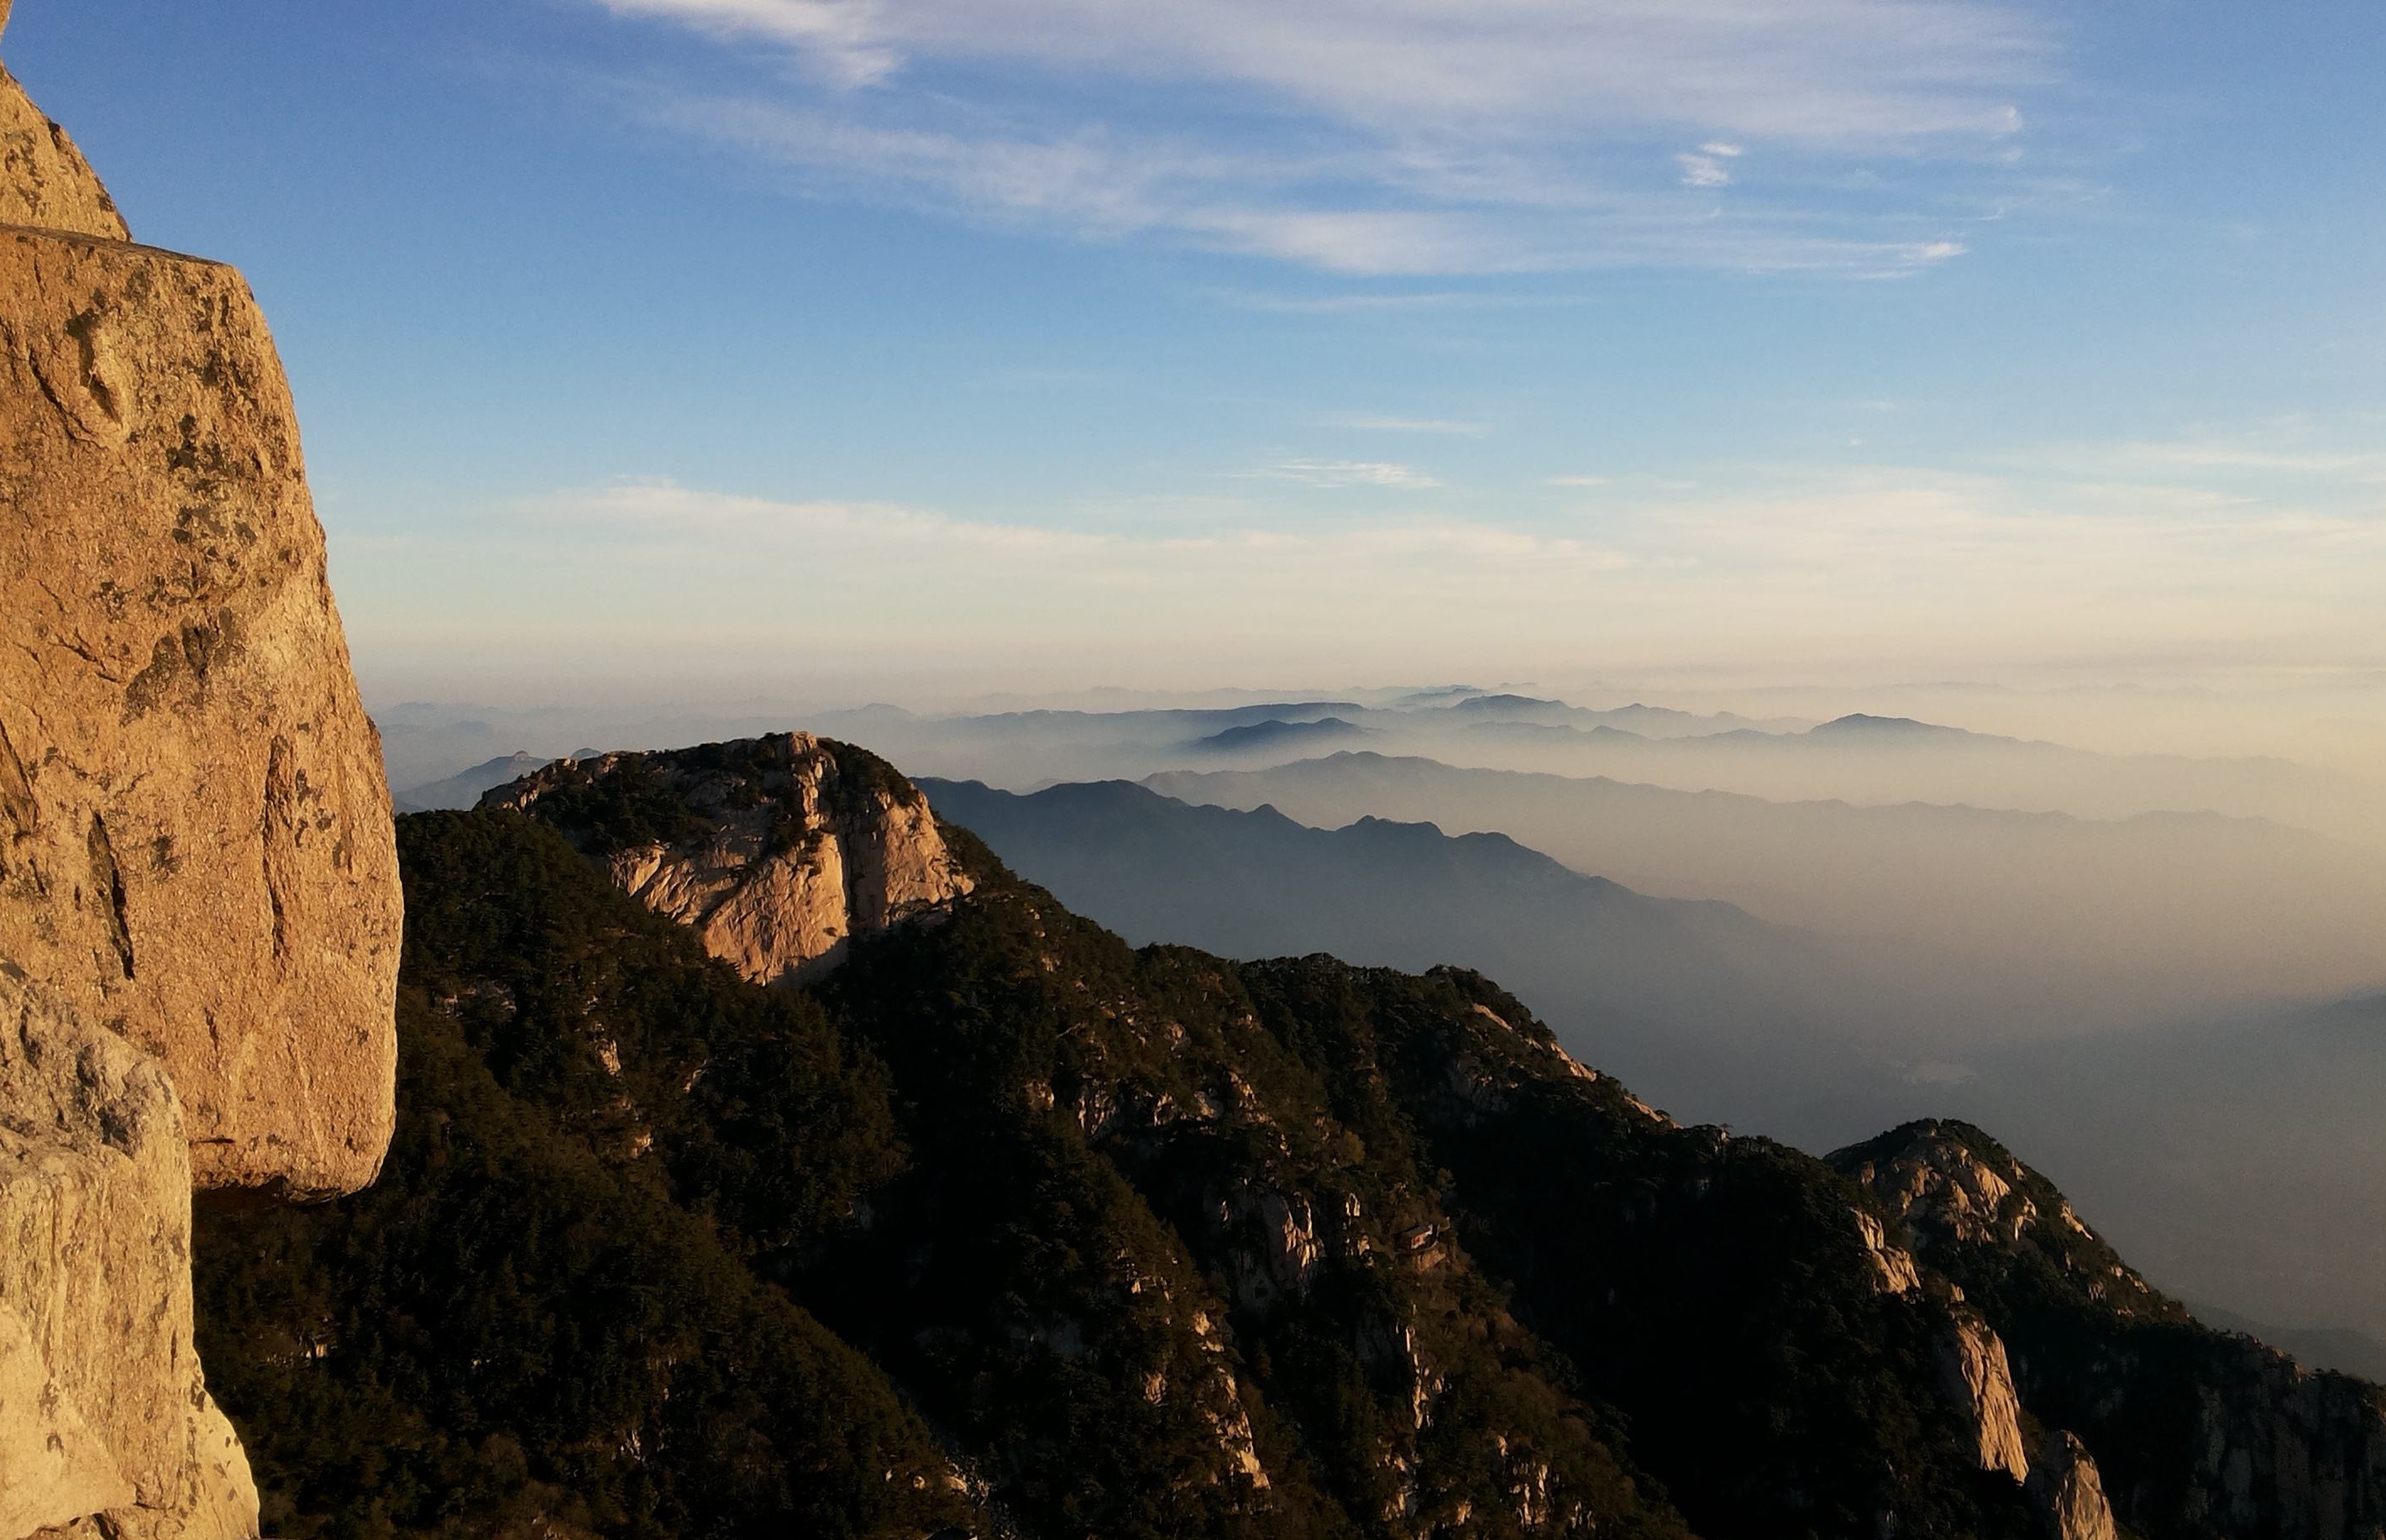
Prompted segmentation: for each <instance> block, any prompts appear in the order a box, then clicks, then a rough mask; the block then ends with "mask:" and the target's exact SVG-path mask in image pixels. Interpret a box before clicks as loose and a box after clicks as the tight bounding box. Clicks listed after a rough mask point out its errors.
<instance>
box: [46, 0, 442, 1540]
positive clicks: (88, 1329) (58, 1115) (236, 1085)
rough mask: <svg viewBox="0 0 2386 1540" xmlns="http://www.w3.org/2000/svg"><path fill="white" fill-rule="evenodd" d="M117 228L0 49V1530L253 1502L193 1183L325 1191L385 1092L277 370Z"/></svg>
mask: <svg viewBox="0 0 2386 1540" xmlns="http://www.w3.org/2000/svg"><path fill="white" fill-rule="evenodd" d="M6 9H7V7H6V5H5V4H0V22H5V19H6ZM125 236H126V231H125V227H124V223H123V221H122V219H120V218H119V217H118V215H117V212H116V207H115V205H114V203H113V202H112V201H111V200H110V199H109V198H108V196H107V191H106V189H105V188H103V187H102V186H101V185H100V183H99V181H98V179H97V178H96V177H95V176H94V175H93V174H92V171H91V169H90V167H89V166H88V165H86V164H85V163H84V161H83V159H82V156H81V155H80V154H79V153H78V152H77V151H76V150H75V147H74V145H73V144H72V143H71V142H70V141H69V139H68V138H67V136H66V134H65V133H64V132H63V131H61V130H59V129H58V128H57V125H55V124H53V123H51V122H50V121H49V120H48V119H46V118H45V117H44V116H43V115H42V114H41V112H40V111H39V110H38V109H37V108H35V107H34V106H33V105H32V104H31V102H30V101H29V100H28V99H27V98H26V97H25V95H24V94H23V92H22V91H21V90H19V87H18V86H17V83H16V81H14V79H12V78H9V77H6V75H5V74H0V490H4V491H5V506H0V1537H9V1536H16V1535H20V1534H28V1533H31V1532H32V1531H35V1530H38V1529H42V1528H44V1527H49V1526H68V1527H69V1528H70V1529H71V1531H72V1532H73V1533H78V1534H82V1533H94V1534H108V1535H113V1536H141V1535H149V1534H157V1535H161V1536H162V1535H179V1536H185V1537H191V1540H197V1537H202V1536H217V1535H224V1536H232V1535H242V1534H254V1533H255V1529H256V1512H257V1498H256V1493H255V1491H254V1490H253V1489H252V1488H251V1487H250V1485H249V1483H248V1476H247V1468H246V1464H245V1460H244V1459H243V1458H242V1456H241V1453H240V1447H239V1445H238V1443H237V1441H236V1440H235V1439H234V1438H233V1436H232V1429H231V1427H230V1425H229V1424H228V1423H227V1422H226V1421H225V1420H224V1419H223V1417H222V1415H221V1414H220V1412H218V1411H217V1410H216V1409H215V1406H214V1403H213V1402H212V1401H210V1400H209V1399H208V1397H207V1390H206V1386H205V1383H204V1382H203V1380H202V1378H201V1376H200V1371H199V1364H198V1359H197V1357H196V1354H195V1352H194V1350H193V1347H192V1343H191V1287H190V1208H191V1191H192V1188H193V1186H194V1184H196V1185H198V1186H201V1187H234V1188H245V1189H252V1190H262V1191H268V1192H274V1193H281V1194H285V1195H291V1196H303V1197H319V1196H330V1195H333V1194H337V1193H342V1192H347V1191H351V1190H353V1189H355V1188H356V1187H358V1186H360V1185H362V1184H363V1183H367V1182H369V1181H370V1180H371V1178H372V1176H373V1173H374V1172H375V1171H376V1170H377V1169H378V1168H379V1165H380V1162H381V1158H382V1154H383V1150H384V1148H385V1147H386V1146H387V1144H388V1139H389V1133H390V1128H391V1122H392V1118H393V1113H394V1107H393V1084H394V1074H395V1067H396V1037H395V1033H394V1029H393V1025H392V1023H393V1005H394V1001H395V993H396V968H397V944H398V926H399V913H400V909H399V896H398V890H397V872H396V852H395V848H394V845H393V842H392V838H391V828H390V819H389V802H388V795H387V792H386V790H385V789H384V787H383V784H382V782H381V775H380V769H379V756H378V753H377V749H376V744H375V740H374V734H373V731H372V727H371V724H370V722H369V721H367V720H366V719H365V716H364V713H363V710H362V708H361V707H360V706H359V704H358V699H357V694H356V686H355V682H354V681H353V679H352V678H351V677H350V674H349V671H348V661H347V652H346V646H345V642H344V641H343V639H342V636H341V632H340V625H339V620H338V617H337V615H336V614H335V613H334V611H333V607H332V600H331V594H330V591H329V588H328V586H327V584H326V582H325V577H324V557H323V537H322V531H321V529H320V526H319V525H318V524H317V523H316V521H315V516H314V512H313V509H312V507H311V506H310V504H309V503H308V496H307V490H306V483H305V480H304V476H303V473H302V471H301V469H300V462H299V453H298V437H297V428H296V424H295V419H294V417H293V413H292V408H291V403H290V396H289V392H288V389H287V386H286V385H285V384H284V382H283V374H282V369H281V365H280V363H279V361H278V360H277V358H276V357H275V355H274V351H273V347H272V344H271V342H270V339H269V338H268V336H267V333H266V329H265V324H264V321H263V319H261V318H260V317H259V316H258V314H257V307H256V304H255V301H254V300H253V299H252V298H251V297H250V295H249V292H248V288H247V286H246V284H245V283H244V282H242V281H241V279H240V276H239V274H237V273H235V272H233V271H232V269H228V268H224V267H220V266H218V265H216V264H214V263H210V262H203V261H198V260H195V259H193V258H190V257H177V256H173V255H171V254H169V253H165V252H159V251H154V250H150V249H147V248H144V247H140V246H134V245H131V244H126V240H125Z"/></svg>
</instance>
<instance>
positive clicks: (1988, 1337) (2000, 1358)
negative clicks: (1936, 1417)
mask: <svg viewBox="0 0 2386 1540" xmlns="http://www.w3.org/2000/svg"><path fill="white" fill-rule="evenodd" d="M1939 1383H1940V1389H1941V1390H1942V1391H1943V1392H1944V1393H1945V1395H1946V1396H1947V1398H1948V1399H1949V1400H1950V1401H1952V1402H1953V1403H1954V1405H1955V1408H1956V1409H1957V1410H1958V1411H1960V1412H1961V1413H1962V1414H1963V1416H1964V1420H1965V1425H1966V1427H1967V1428H1968V1429H1969V1430H1970V1434H1969V1436H1970V1438H1971V1439H1972V1440H1973V1441H1975V1442H1976V1443H1977V1445H1978V1453H1979V1460H1980V1469H1981V1470H1983V1471H2003V1472H2005V1473H2006V1474H2007V1475H2009V1476H2011V1477H2013V1479H2014V1480H2016V1481H2022V1480H2025V1479H2027V1478H2028V1475H2029V1455H2028V1450H2027V1448H2026V1447H2025V1446H2024V1444H2023V1441H2022V1435H2021V1397H2020V1396H2018V1395H2016V1393H2015V1391H2014V1383H2013V1371H2012V1369H2011V1368H2010V1367H2008V1365H2007V1364H2006V1362H2005V1345H2004V1344H2003V1342H2001V1341H1999V1340H1998V1337H1997V1334H1996V1333H1994V1332H1992V1331H1990V1330H1989V1325H1988V1322H1987V1321H1982V1320H1981V1319H1980V1318H1979V1317H1978V1315H1975V1314H1973V1313H1972V1312H1971V1311H1969V1310H1962V1309H1959V1310H1957V1311H1956V1312H1955V1313H1954V1315H1953V1317H1952V1318H1951V1319H1950V1320H1949V1321H1948V1323H1947V1326H1946V1328H1945V1329H1944V1330H1943V1331H1942V1332H1941V1333H1940V1338H1939Z"/></svg>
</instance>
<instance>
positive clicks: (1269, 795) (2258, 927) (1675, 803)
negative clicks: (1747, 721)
mask: <svg viewBox="0 0 2386 1540" xmlns="http://www.w3.org/2000/svg"><path fill="white" fill-rule="evenodd" d="M1147 784H1149V786H1150V787H1151V788H1152V789H1154V790H1156V791H1159V792H1161V793H1162V794H1163V795H1169V796H1173V797H1176V798H1178V799H1179V800H1182V801H1186V802H1192V803H1208V804H1214V805H1216V806H1220V807H1225V808H1258V807H1262V806H1272V807H1274V808H1276V809H1278V810H1279V811H1281V812H1283V813H1284V814H1286V815H1287V817H1290V818H1292V819H1294V820H1298V821H1300V822H1302V823H1307V824H1311V825H1314V826H1317V827H1322V828H1338V827H1340V826H1342V825H1344V824H1348V823H1350V822H1353V821H1355V820H1359V819H1362V818H1366V817H1377V818H1388V819H1394V820H1402V821H1413V822H1431V823H1434V824H1436V825H1438V827H1440V828H1442V829H1444V830H1448V831H1450V832H1452V833H1469V832H1477V831H1489V832H1497V833H1505V834H1508V835H1510V836H1511V837H1513V838H1514V839H1516V840H1517V841H1519V842H1520V843H1522V844H1524V845H1528V846H1530V847H1531V848H1533V849H1536V850H1539V851H1543V852H1545V853H1547V854H1549V855H1551V856H1552V857H1555V858H1557V859H1559V860H1561V861H1563V862H1564V863H1565V864H1566V865H1568V866H1570V867H1572V868H1574V869H1575V870H1577V871H1582V872H1588V873H1597V874H1599V875H1601V876H1605V877H1609V878H1612V879H1614V881H1616V882H1620V883H1625V884H1626V885H1627V886H1630V887H1632V888H1634V889H1636V890H1638V891H1639V892H1642V893H1646V894H1651V895H1663V896H1682V897H1702V898H1720V899H1725V900H1727V901H1730V902H1732V903H1736V904H1739V905H1740V906H1741V907H1743V908H1747V909H1748V910H1749V911H1750V912H1751V913H1752V914H1755V915H1757V916H1759V917H1760V918H1764V919H1767V920H1774V921H1777V922H1783V923H1790V924H1796V925H1800V926H1802V927H1806V928H1809V929H1815V930H1820V931H1825V932H1828V933H1833V934H1835V935H1840V936H1846V937H1871V938H1876V939H1877V941H1878V942H1880V943H1882V944H1883V945H1880V946H1879V947H1878V948H1877V956H1878V957H1879V958H1880V959H1881V962H1882V965H1883V967H1885V968H1888V969H1891V970H1895V969H1897V968H1900V967H1905V968H1908V969H1909V971H1911V970H1915V969H1918V970H1920V972H1921V973H1922V974H1927V975H1928V977H1927V978H1923V977H1919V976H1916V977H1915V983H1918V984H1927V985H1928V991H1929V993H1930V994H1931V995H1933V996H1934V997H1936V998H1937V999H1938V1000H1939V1001H1940V1007H1941V1008H1942V1009H1944V1008H1957V1009H1959V1010H1961V1009H1968V1008H1969V1007H1966V1006H1965V1005H1964V1002H1965V1001H1966V1000H1968V1001H1971V1002H1973V1004H1974V1005H1976V1006H1977V1007H1978V1009H1979V1010H1980V1011H1982V1012H1985V1013H1989V1014H1990V1015H1995V1016H2002V1017H2003V1018H2004V1024H2003V1028H2002V1029H2001V1030H2003V1031H2004V1032H2005V1033H2008V1034H2009V1033H2012V1032H2014V1031H2016V1030H2018V1031H2022V1032H2029V1031H2036V1032H2039V1033H2060V1032H2063V1031H2066V1030H2073V1029H2076V1028H2078V1027H2085V1026H2091V1025H2094V1024H2097V1023H2098V1022H2100V1021H2118V1020H2154V1019H2161V1018H2166V1017H2171V1016H2176V1015H2178V1014H2179V1013H2181V1012H2183V1011H2188V1010H2210V1009H2216V1008H2221V1007H2224V1006H2225V1005H2226V1004H2227V1003H2229V1002H2231V1001H2238V1000H2245V999H2253V998H2263V997H2267V996H2271V995H2328V994H2337V993H2344V992H2348V991H2352V990H2355V989H2360V988H2365V987H2372V986H2376V985H2379V984H2380V983H2386V946H2381V945H2380V941H2379V938H2380V935H2386V863H2380V862H2379V861H2377V860H2375V859H2373V858H2369V857H2368V856H2367V854H2366V853H2365V852H2361V851H2358V850H2355V849H2354V848H2353V847H2350V846H2347V845H2341V844H2338V843H2336V842H2333V841H2329V840H2327V839H2324V838H2321V837H2320V836H2317V835H2314V834H2309V833H2304V832H2302V831H2300V830H2295V829H2290V828H2286V827H2282V826H2280V825H2278V824H2274V823H2270V822H2267V821H2264V820H2245V819H2229V818H2222V817H2217V816H2215V815H2211V814H2148V815H2141V816H2139V817H2136V818H2131V819H2127V820H2084V819H2078V818H2073V817H2069V816H2066V815H2063V814H2053V813H2021V812H2008V811H2001V810H1991V809H1984V808H1967V807H1941V806H1932V805H1926V804H1903V805H1898V806H1885V807H1861V806H1854V805H1851V804H1849V803H1846V802H1840V801H1830V802H1801V803H1776V802H1768V801H1765V800H1764V799H1762V798H1758V797H1752V796H1746V795H1736V794H1730V793H1723V792H1684V791H1677V790H1673V789H1670V788H1665V787H1659V786H1651V785H1642V784H1635V783H1626V782H1620V781H1614V780H1610V779H1606V778H1578V777H1565V776H1557V775H1549V774H1529V773H1521V772H1514V771H1504V770H1480V769H1465V768H1459V767H1454V766H1450V765H1447V764H1442V763H1439V762H1437V761H1434V760H1430V759H1425V758H1419V757H1393V756H1387V755H1382V754H1377V753H1373V752H1346V753H1339V754H1335V755H1331V756H1327V757H1323V758H1315V759H1306V760H1300V761H1298V762H1295V763H1292V764H1287V765H1284V766H1280V767H1277V768H1275V769H1272V770H1256V771H1225V770H1221V771H1210V772H1195V771H1174V772H1167V773H1162V774H1159V775H1155V776H1152V777H1150V778H1149V781H1148V782H1147ZM2017 1013H2018V1014H2017ZM2030 1013H2041V1015H2042V1016H2043V1018H2044V1019H2042V1020H2035V1021H2033V1020H2029V1019H2028V1017H2029V1014H2030ZM1959 1024H1960V1023H1959Z"/></svg>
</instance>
